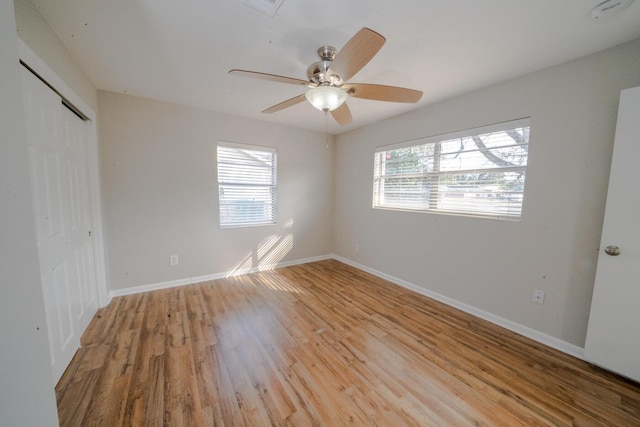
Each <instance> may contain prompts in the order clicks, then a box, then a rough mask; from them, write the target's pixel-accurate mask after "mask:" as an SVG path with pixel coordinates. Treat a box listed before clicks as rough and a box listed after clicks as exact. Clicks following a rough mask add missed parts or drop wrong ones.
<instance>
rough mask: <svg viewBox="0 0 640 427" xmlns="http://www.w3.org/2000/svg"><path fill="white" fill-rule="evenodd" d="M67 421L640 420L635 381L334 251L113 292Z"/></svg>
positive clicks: (73, 384)
mask: <svg viewBox="0 0 640 427" xmlns="http://www.w3.org/2000/svg"><path fill="white" fill-rule="evenodd" d="M82 344H83V347H82V348H81V349H80V350H79V351H78V353H77V354H76V356H75V358H74V359H73V361H72V362H71V365H70V366H69V368H68V369H67V372H65V374H64V375H63V377H62V379H61V380H60V382H59V384H58V386H57V388H56V392H57V398H58V410H59V415H60V423H61V425H63V426H162V425H165V426H343V425H357V426H432V425H433V426H466V425H481V426H545V425H546V426H565V425H566V426H571V425H573V426H600V425H606V426H640V385H639V384H637V383H634V382H631V381H628V380H625V379H623V378H621V377H618V376H616V375H614V374H611V373H608V372H606V371H604V370H602V369H599V368H597V367H594V366H591V365H589V364H587V363H585V362H583V361H580V360H577V359H575V358H573V357H570V356H568V355H565V354H563V353H560V352H558V351H555V350H553V349H550V348H548V347H545V346H543V345H541V344H538V343H536V342H533V341H531V340H528V339H526V338H524V337H522V336H519V335H517V334H514V333H512V332H510V331H507V330H505V329H502V328H500V327H498V326H495V325H493V324H491V323H488V322H485V321H483V320H481V319H478V318H475V317H473V316H471V315H468V314H465V313H462V312H460V311H457V310H455V309H453V308H450V307H448V306H446V305H443V304H440V303H438V302H435V301H433V300H430V299H429V298H426V297H424V296H421V295H418V294H415V293H413V292H410V291H407V290H406V289H403V288H401V287H398V286H396V285H393V284H391V283H389V282H386V281H384V280H382V279H379V278H377V277H374V276H372V275H369V274H367V273H365V272H362V271H360V270H357V269H354V268H352V267H349V266H347V265H345V264H342V263H340V262H338V261H335V260H327V261H320V262H315V263H310V264H305V265H298V266H293V267H287V268H282V269H277V270H272V271H267V272H262V273H256V274H251V275H246V276H237V277H232V278H227V279H221V280H216V281H212V282H205V283H202V284H197V285H192V286H185V287H180V288H173V289H168V290H161V291H154V292H148V293H143V294H138V295H132V296H126V297H119V298H115V299H114V300H113V301H112V302H111V304H110V305H109V306H108V307H106V308H104V309H102V310H100V311H99V312H98V314H97V315H96V317H95V318H94V320H93V322H92V323H91V324H90V326H89V328H88V329H87V331H86V332H85V334H84V336H83V341H82Z"/></svg>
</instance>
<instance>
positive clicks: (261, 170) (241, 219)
mask: <svg viewBox="0 0 640 427" xmlns="http://www.w3.org/2000/svg"><path fill="white" fill-rule="evenodd" d="M217 153H218V199H219V203H220V228H232V227H246V226H251V225H264V224H274V223H275V215H276V151H275V150H274V149H270V148H265V147H255V146H250V145H242V144H233V143H222V142H220V143H218V151H217Z"/></svg>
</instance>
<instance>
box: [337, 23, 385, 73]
mask: <svg viewBox="0 0 640 427" xmlns="http://www.w3.org/2000/svg"><path fill="white" fill-rule="evenodd" d="M385 41H386V39H385V38H384V37H383V36H381V35H380V34H378V33H376V32H375V31H373V30H371V29H369V28H366V27H365V28H363V29H361V30H360V31H358V32H357V33H356V35H355V36H353V37H352V38H351V40H349V41H348V42H347V44H346V45H344V47H343V48H342V50H341V51H340V52H338V54H337V55H336V58H335V59H334V60H333V62H332V63H331V67H330V68H329V72H328V75H329V76H331V75H332V74H337V75H339V76H340V78H341V79H342V81H343V82H346V81H347V80H349V79H350V78H351V77H353V76H354V75H355V74H356V73H357V72H358V71H360V70H361V69H362V67H364V66H365V65H367V63H368V62H369V61H370V60H371V58H373V57H374V56H375V55H376V53H378V51H379V50H380V48H381V47H382V45H383V44H384V42H385Z"/></svg>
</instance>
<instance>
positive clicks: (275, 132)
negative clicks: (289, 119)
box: [98, 91, 333, 289]
mask: <svg viewBox="0 0 640 427" xmlns="http://www.w3.org/2000/svg"><path fill="white" fill-rule="evenodd" d="M98 99H99V112H98V115H99V117H100V123H99V124H100V126H99V139H100V145H101V159H102V165H101V170H102V183H103V197H104V210H105V217H104V218H105V223H106V241H107V243H108V245H107V246H108V258H109V265H110V269H109V272H110V274H109V276H110V281H111V284H110V286H111V289H123V288H130V287H135V286H141V285H153V284H157V283H162V282H167V281H173V280H180V279H185V278H190V277H197V276H205V275H212V274H220V273H231V272H234V271H237V270H238V269H246V268H253V267H258V268H260V267H262V268H264V267H267V266H269V265H272V264H274V263H275V262H278V261H281V262H287V261H294V260H299V259H304V258H309V257H316V256H322V255H327V254H330V253H331V214H332V210H333V207H332V191H333V188H332V176H331V171H332V166H331V162H332V158H333V142H332V141H330V142H329V144H328V146H327V144H326V142H325V136H324V135H322V134H319V133H315V132H308V131H302V130H296V129H292V128H285V127H282V126H276V125H272V124H268V123H266V122H261V121H255V120H249V119H244V118H240V117H234V116H229V115H225V114H220V113H214V112H209V111H204V110H199V109H195V108H189V107H182V106H178V105H174V104H168V103H164V102H159V101H152V100H148V99H142V98H137V97H133V96H128V95H119V94H115V93H111V92H102V91H101V92H99V95H98ZM218 140H223V141H230V142H237V143H245V144H251V145H262V146H269V147H275V148H276V149H277V153H278V176H277V180H278V184H277V187H278V190H277V191H278V193H277V224H276V225H273V226H261V227H248V228H239V229H225V230H220V228H219V226H218V189H217V169H216V143H217V141H218ZM172 254H177V255H179V257H180V265H179V266H174V267H171V266H170V265H169V257H170V255H172Z"/></svg>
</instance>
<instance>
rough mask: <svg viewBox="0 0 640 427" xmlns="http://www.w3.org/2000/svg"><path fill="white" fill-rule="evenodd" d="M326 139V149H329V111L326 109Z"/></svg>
mask: <svg viewBox="0 0 640 427" xmlns="http://www.w3.org/2000/svg"><path fill="white" fill-rule="evenodd" d="M324 140H325V149H327V150H328V149H329V111H327V110H324Z"/></svg>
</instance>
